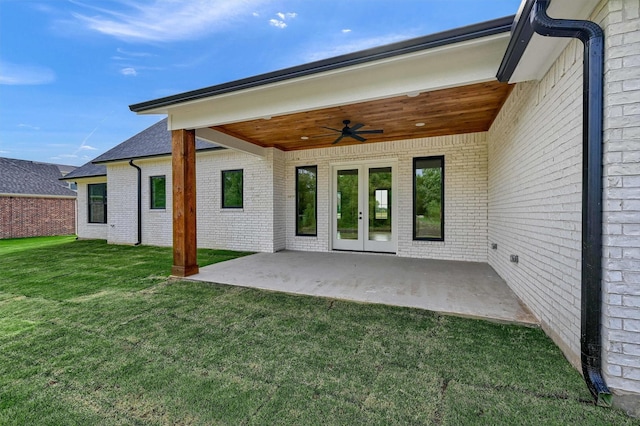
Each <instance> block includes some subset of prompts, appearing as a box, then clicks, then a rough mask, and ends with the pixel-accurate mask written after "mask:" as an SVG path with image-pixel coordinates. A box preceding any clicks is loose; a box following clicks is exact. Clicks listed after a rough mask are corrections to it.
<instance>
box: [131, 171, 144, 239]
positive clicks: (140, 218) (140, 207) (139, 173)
mask: <svg viewBox="0 0 640 426" xmlns="http://www.w3.org/2000/svg"><path fill="white" fill-rule="evenodd" d="M129 165H130V166H132V167H135V168H136V169H138V241H137V242H136V245H137V246H139V245H140V244H142V169H140V167H138V166H136V165H135V164H133V160H129Z"/></svg>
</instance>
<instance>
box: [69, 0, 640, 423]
mask: <svg viewBox="0 0 640 426" xmlns="http://www.w3.org/2000/svg"><path fill="white" fill-rule="evenodd" d="M547 6H549V2H548V1H543V0H538V1H537V2H535V1H533V0H524V1H523V2H522V5H521V7H520V11H519V13H518V15H517V16H516V17H515V20H514V17H508V18H504V19H498V20H494V21H490V22H485V23H480V24H477V25H472V26H469V27H464V28H459V29H454V30H451V31H446V32H442V33H438V34H433V35H429V36H425V37H421V38H417V39H412V40H407V41H404V42H400V43H395V44H392V45H388V46H381V47H378V48H374V49H369V50H366V51H362V52H356V53H352V54H347V55H343V56H339V57H336V58H330V59H326V60H322V61H318V62H313V63H310V64H305V65H301V66H298V67H293V68H289V69H286V70H282V71H276V72H272V73H268V74H264V75H259V76H256V77H251V78H247V79H243V80H239V81H234V82H230V83H226V84H222V85H218V86H212V87H207V88H203V89H200V90H195V91H192V92H188V93H182V94H177V95H174V96H170V97H167V98H162V99H156V100H152V101H148V102H144V103H140V104H136V105H131V106H130V108H131V110H132V111H134V112H137V113H139V114H165V115H167V116H168V117H169V120H168V121H167V122H166V124H167V126H168V127H167V130H168V131H171V140H172V154H171V157H169V149H168V143H169V142H168V135H164V134H165V133H168V132H159V136H158V138H163V140H164V141H165V142H163V143H165V144H167V148H166V149H165V150H164V151H163V156H158V155H151V156H147V157H148V158H139V159H136V160H135V161H134V164H136V165H138V166H139V167H140V168H141V169H142V186H141V197H137V196H136V192H135V190H134V188H136V187H137V186H136V184H135V182H136V175H137V170H136V169H134V167H132V166H131V165H129V160H130V159H135V158H138V157H145V155H138V153H137V152H136V150H135V149H134V148H130V149H131V151H128V150H129V149H126V150H125V149H123V151H125V152H124V153H120V154H118V155H108V154H109V153H107V154H105V155H104V156H102V157H99V158H98V159H96V160H97V161H98V162H99V163H101V164H106V166H107V176H106V179H105V177H104V176H103V177H102V178H101V179H102V180H101V181H100V182H106V183H107V187H108V189H109V213H108V215H107V216H108V217H106V218H103V219H104V221H106V222H107V224H108V225H101V226H102V228H101V229H103V231H102V232H103V233H102V234H100V235H101V238H107V239H109V241H111V242H117V243H131V244H133V243H136V242H138V241H139V240H140V238H139V237H138V235H139V234H138V233H137V232H136V227H137V226H142V232H141V240H142V243H144V244H159V245H171V244H172V245H173V247H174V267H173V273H174V274H175V275H181V276H186V275H190V274H193V273H196V272H197V271H198V266H197V263H196V250H195V249H196V244H197V246H199V247H210V248H228V249H240V250H255V251H265V252H273V251H278V250H282V249H291V250H306V251H329V250H356V251H374V252H389V253H395V255H396V256H407V257H416V258H429V259H451V260H465V261H475V262H487V263H488V264H489V265H491V266H492V267H493V268H494V269H495V270H496V271H497V272H498V273H499V274H500V275H501V276H502V277H503V278H504V280H505V281H506V282H507V284H508V285H509V286H510V287H511V288H512V289H513V290H514V291H515V292H516V293H517V294H518V296H519V297H520V298H521V299H522V300H523V301H524V302H525V303H526V304H527V306H528V307H529V308H530V309H531V310H532V311H533V312H534V314H535V315H536V316H537V317H538V319H539V320H540V323H541V325H542V327H543V329H544V330H545V331H546V332H547V334H548V335H549V336H550V337H551V338H552V339H553V340H554V341H555V342H556V343H557V344H558V346H559V347H560V348H561V349H562V351H563V352H564V354H565V355H566V357H567V358H568V359H569V360H570V362H571V363H573V364H574V365H575V366H577V367H578V366H581V370H582V372H583V374H584V376H585V380H586V382H587V384H588V386H589V389H590V390H591V392H592V393H593V394H594V396H596V397H597V399H598V401H599V402H600V403H601V404H607V403H608V402H609V401H610V396H609V394H610V392H609V390H612V391H613V393H614V394H615V399H614V402H615V403H616V404H618V405H621V406H625V407H626V408H627V410H628V411H629V412H632V413H633V412H635V414H636V415H637V414H638V413H639V411H638V410H640V408H638V407H639V406H640V405H639V401H640V314H639V312H640V292H639V290H638V287H639V286H640V163H639V159H640V109H639V107H638V105H639V104H640V85H639V84H638V81H639V78H640V77H639V76H640V54H639V53H638V52H640V2H638V1H637V0H633V1H632V0H615V1H614V0H610V1H609V0H601V1H599V0H583V1H575V0H554V1H553V2H552V3H551V5H550V6H549V10H548V15H550V16H553V17H559V18H567V19H574V20H583V21H581V22H575V21H573V22H567V21H557V20H550V19H548V17H547V14H546V13H547V11H546V8H547ZM584 20H589V21H592V22H585V21H584ZM602 32H604V44H603V39H602V37H601V33H602ZM539 34H544V35H546V36H548V37H543V36H541V35H539ZM567 37H579V38H580V39H581V40H583V41H584V42H585V43H584V44H585V45H586V46H588V50H587V51H586V54H587V57H588V60H586V61H585V60H584V59H585V56H584V55H585V52H583V42H582V41H580V40H577V39H575V38H567ZM603 47H605V48H604V51H603V49H602V48H603ZM603 66H604V67H603ZM603 88H604V91H603ZM583 94H584V97H583ZM343 120H350V123H346V125H345V124H343ZM343 127H344V128H343ZM378 130H383V132H377V131H378ZM362 131H366V132H362ZM148 132H150V129H149V130H147V131H145V132H143V133H142V134H141V135H145V134H146V133H148ZM141 135H138V136H136V137H134V138H133V139H135V138H138V137H140V138H141V140H143V141H144V140H146V136H141ZM161 135H164V136H161ZM196 138H199V139H200V141H198V143H197V144H196ZM361 138H366V141H362V140H361ZM202 140H208V141H210V142H211V143H214V144H216V145H217V147H215V148H212V149H211V150H209V151H208V152H200V151H198V152H197V153H196V150H197V148H198V147H199V146H201V145H202V144H203V143H204V142H202ZM128 142H129V143H130V144H132V145H136V144H138V142H135V141H132V140H129V141H128ZM125 144H127V142H125ZM125 144H123V145H125ZM139 144H140V145H141V146H144V145H145V144H146V142H139ZM121 146H122V145H121ZM220 147H226V148H228V149H220ZM116 149H117V148H116ZM116 149H114V150H116ZM170 170H171V172H170ZM156 176H160V177H161V176H164V179H163V180H157V181H154V178H153V177H156ZM93 179H97V178H93ZM78 182H79V192H80V193H81V194H82V193H88V192H91V191H92V190H87V188H86V187H85V186H83V185H84V184H82V183H81V181H80V180H78ZM95 182H98V181H95ZM160 182H164V185H165V188H166V192H165V193H162V191H161V190H159V189H158V188H161V187H162V184H161V183H160ZM138 187H139V186H138ZM156 191H157V192H156ZM82 197H84V195H81V196H80V197H79V199H80V202H79V208H80V211H82V210H84V209H88V208H89V207H87V204H86V199H84V200H83V199H82ZM158 197H160V199H161V200H162V202H161V203H160V205H161V206H164V208H157V207H158V206H157V205H155V201H154V200H157V199H158ZM138 199H140V200H141V201H142V210H141V213H142V214H141V218H142V220H141V221H140V220H137V217H136V211H137V210H136V208H135V205H136V203H137V200H138ZM80 222H82V218H81V220H80ZM86 226H88V225H85V224H82V226H80V227H79V234H80V236H81V237H82V236H85V235H86V236H92V235H95V234H90V233H87V234H85V235H83V232H84V231H83V229H84V227H86ZM171 230H173V233H172V232H171ZM196 241H197V243H196ZM607 385H608V387H609V388H607ZM634 410H635V411H634Z"/></svg>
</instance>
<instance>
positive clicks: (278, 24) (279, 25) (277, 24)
mask: <svg viewBox="0 0 640 426" xmlns="http://www.w3.org/2000/svg"><path fill="white" fill-rule="evenodd" d="M269 25H271V26H273V27H277V28H287V24H285V23H284V21H279V20H277V19H269Z"/></svg>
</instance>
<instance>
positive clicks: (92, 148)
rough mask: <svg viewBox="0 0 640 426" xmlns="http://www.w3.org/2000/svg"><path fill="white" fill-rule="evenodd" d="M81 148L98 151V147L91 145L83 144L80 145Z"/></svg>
mask: <svg viewBox="0 0 640 426" xmlns="http://www.w3.org/2000/svg"><path fill="white" fill-rule="evenodd" d="M80 149H81V150H82V149H84V150H87V151H96V150H97V149H98V148H94V147H92V146H91V145H82V146H81V147H80Z"/></svg>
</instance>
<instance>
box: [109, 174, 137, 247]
mask: <svg viewBox="0 0 640 426" xmlns="http://www.w3.org/2000/svg"><path fill="white" fill-rule="evenodd" d="M137 176H138V175H137V170H136V169H134V168H133V167H131V166H130V165H129V164H128V163H124V162H123V163H110V164H108V165H107V206H108V207H107V211H108V219H107V222H108V225H109V226H108V234H107V242H108V243H109V244H135V242H136V240H137V232H138V192H137V186H136V185H137V179H138V177H137Z"/></svg>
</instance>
